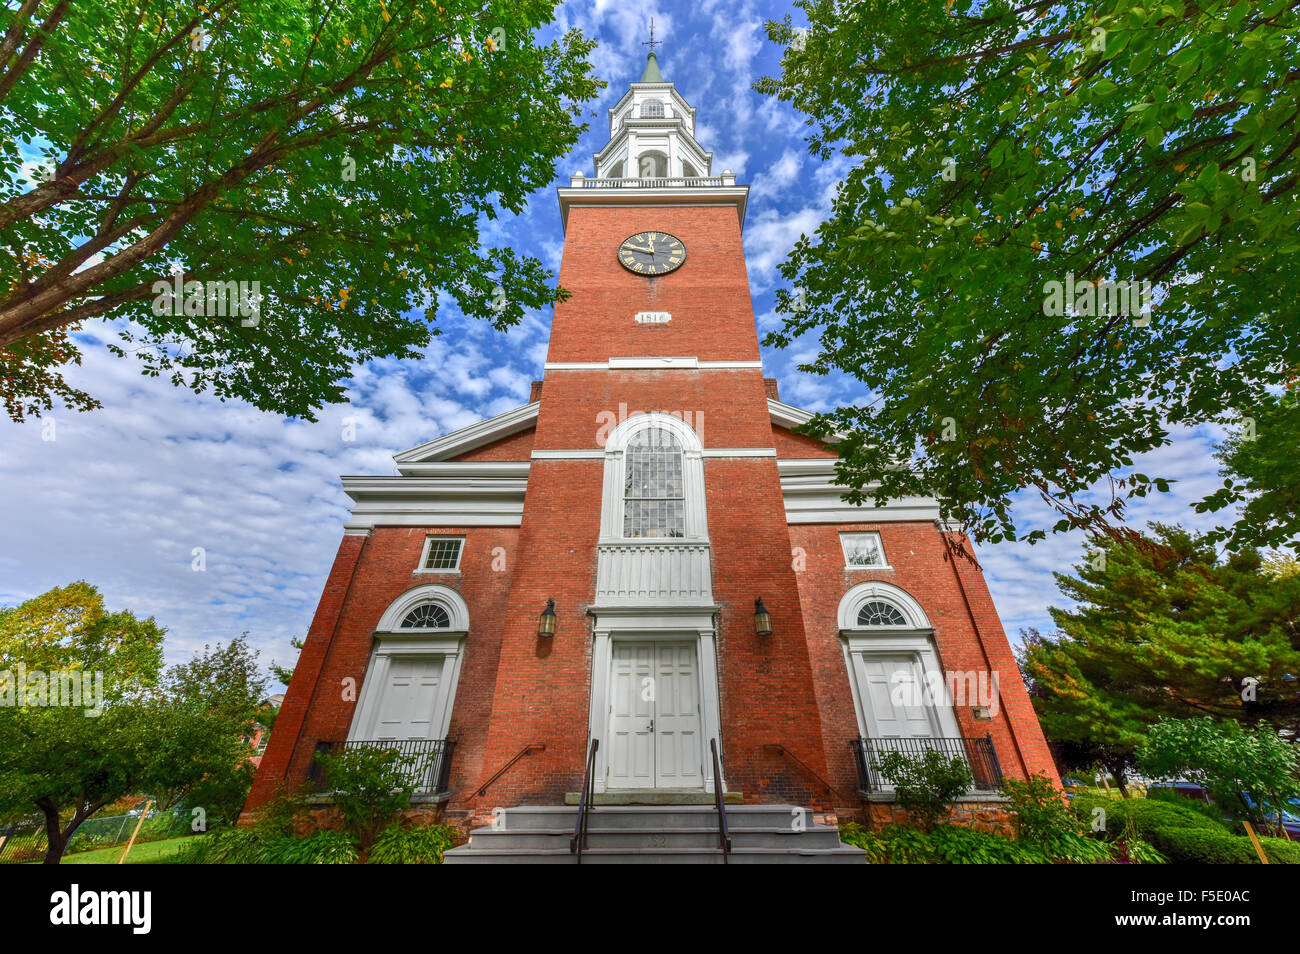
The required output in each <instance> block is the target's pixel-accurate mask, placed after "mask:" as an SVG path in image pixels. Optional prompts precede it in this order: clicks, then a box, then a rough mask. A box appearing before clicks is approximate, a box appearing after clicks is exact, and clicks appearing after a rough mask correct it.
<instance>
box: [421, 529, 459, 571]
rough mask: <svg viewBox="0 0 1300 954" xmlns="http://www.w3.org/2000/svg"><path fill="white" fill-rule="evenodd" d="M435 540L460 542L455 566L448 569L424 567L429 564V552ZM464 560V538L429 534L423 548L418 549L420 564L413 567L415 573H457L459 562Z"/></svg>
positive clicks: (453, 535) (443, 534)
mask: <svg viewBox="0 0 1300 954" xmlns="http://www.w3.org/2000/svg"><path fill="white" fill-rule="evenodd" d="M435 540H457V541H459V542H460V549H459V550H457V551H456V566H455V567H452V568H450V569H448V568H445V567H426V566H425V564H426V563H428V562H429V550H430V548H432V546H433V541H435ZM464 558H465V538H464V537H463V536H457V535H455V534H451V533H431V534H429V535H428V536H426V537H425V538H424V546H423V547H421V548H420V562H419V563H417V564H416V565H415V572H416V573H459V572H460V561H461V560H463V559H464Z"/></svg>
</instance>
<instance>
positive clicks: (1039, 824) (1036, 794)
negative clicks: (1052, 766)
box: [1002, 775, 1082, 842]
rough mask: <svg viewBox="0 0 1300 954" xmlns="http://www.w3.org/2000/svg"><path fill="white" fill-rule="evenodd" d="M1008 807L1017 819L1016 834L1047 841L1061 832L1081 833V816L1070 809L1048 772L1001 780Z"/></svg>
mask: <svg viewBox="0 0 1300 954" xmlns="http://www.w3.org/2000/svg"><path fill="white" fill-rule="evenodd" d="M1002 791H1003V793H1004V794H1005V795H1006V796H1007V808H1008V809H1009V810H1010V811H1011V813H1012V814H1013V815H1014V816H1015V819H1016V836H1017V837H1018V838H1020V839H1022V840H1024V841H1034V842H1044V841H1050V840H1052V839H1055V838H1059V837H1060V836H1062V835H1067V834H1072V835H1078V834H1082V825H1081V824H1080V823H1079V819H1078V818H1076V817H1075V816H1074V815H1073V814H1072V813H1071V812H1070V806H1069V804H1068V802H1069V800H1068V799H1067V798H1066V797H1065V795H1064V794H1062V793H1061V792H1060V791H1059V790H1058V789H1057V788H1056V786H1054V785H1053V784H1052V782H1051V780H1050V779H1049V778H1048V777H1047V776H1046V775H1032V776H1030V777H1029V778H1027V779H1018V778H1007V779H1003V780H1002Z"/></svg>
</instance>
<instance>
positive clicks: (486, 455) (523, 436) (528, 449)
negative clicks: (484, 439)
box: [452, 427, 535, 461]
mask: <svg viewBox="0 0 1300 954" xmlns="http://www.w3.org/2000/svg"><path fill="white" fill-rule="evenodd" d="M534 437H535V431H534V430H533V429H532V428H531V427H530V428H529V429H528V430H526V431H520V432H519V433H518V434H511V435H510V436H509V437H503V438H501V440H499V441H493V442H492V443H491V444H484V445H483V446H482V447H476V448H475V449H474V450H472V451H468V452H466V453H464V454H461V455H460V456H459V457H453V458H452V460H464V461H470V460H486V461H498V460H514V461H518V460H528V458H529V457H530V456H532V453H533V439H534Z"/></svg>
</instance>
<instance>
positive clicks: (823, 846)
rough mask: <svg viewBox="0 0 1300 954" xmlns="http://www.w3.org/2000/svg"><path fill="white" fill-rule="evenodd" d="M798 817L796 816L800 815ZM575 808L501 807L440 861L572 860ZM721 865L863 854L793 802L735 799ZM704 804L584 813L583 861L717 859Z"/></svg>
mask: <svg viewBox="0 0 1300 954" xmlns="http://www.w3.org/2000/svg"><path fill="white" fill-rule="evenodd" d="M801 816H802V817H801ZM577 819H578V810H577V809H576V808H573V807H570V806H565V805H523V806H519V807H518V808H507V809H504V810H503V811H502V812H501V813H500V814H499V815H498V816H497V822H496V824H494V825H492V826H490V827H486V828H476V829H474V831H472V832H470V841H469V844H467V845H462V846H461V847H459V848H453V849H452V850H451V851H449V852H447V854H446V855H445V856H444V861H445V862H446V863H447V864H453V865H454V864H543V865H564V864H576V863H577V861H578V859H577V857H576V856H575V855H574V854H573V853H571V852H570V851H569V839H570V838H571V837H572V836H573V828H574V825H575V824H576V822H577ZM727 823H728V830H729V832H730V834H731V844H732V850H731V852H730V854H728V855H727V858H726V862H727V863H729V864H862V863H863V862H864V861H865V860H866V854H865V853H864V852H862V851H860V850H859V849H857V848H850V847H849V846H848V845H844V844H842V843H841V842H840V838H839V832H838V831H837V830H836V829H834V828H831V827H829V826H826V825H817V824H814V823H813V821H812V813H811V812H807V811H805V810H802V809H800V808H798V807H797V806H795V805H736V806H733V807H728V809H727ZM717 838H718V813H717V810H716V808H715V807H714V806H712V805H635V806H634V805H619V806H604V805H602V806H600V807H599V808H593V809H591V811H590V814H589V815H588V819H587V845H588V847H587V849H586V850H585V851H584V852H583V854H582V863H583V864H595V865H601V864H648V865H674V864H701V865H720V864H723V863H724V859H723V853H722V851H721V850H720V849H719V848H718V847H717V844H718V843H717Z"/></svg>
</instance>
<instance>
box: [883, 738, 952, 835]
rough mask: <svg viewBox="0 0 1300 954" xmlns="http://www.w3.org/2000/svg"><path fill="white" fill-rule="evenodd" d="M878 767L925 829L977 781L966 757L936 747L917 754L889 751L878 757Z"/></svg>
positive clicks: (904, 805) (928, 828)
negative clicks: (948, 753)
mask: <svg viewBox="0 0 1300 954" xmlns="http://www.w3.org/2000/svg"><path fill="white" fill-rule="evenodd" d="M876 768H877V769H878V770H879V771H880V774H881V775H882V776H884V778H885V779H886V780H887V781H890V782H892V783H893V784H894V797H895V799H896V800H897V802H898V804H899V805H900V806H901V807H902V808H904V809H906V811H907V813H908V814H909V815H911V816H912V818H914V819H915V820H916V822H917V824H918V825H920V827H921V829H922V830H923V831H929V830H930V829H932V828H933V827H934V825H935V822H937V821H938V820H939V819H940V818H941V817H942V816H943V815H945V814H947V812H948V809H949V808H950V807H951V806H952V803H953V802H954V801H956V800H957V798H958V797H959V796H961V795H964V794H966V792H967V791H968V790H969V789H970V787H971V784H972V783H973V782H974V781H975V780H974V777H973V776H972V775H971V771H970V766H969V765H968V764H967V763H966V760H965V759H964V758H961V757H959V756H953V757H951V758H950V757H948V756H945V755H944V754H943V753H942V752H939V751H938V750H937V749H928V750H926V751H925V752H924V753H923V754H921V755H915V756H911V755H904V754H903V753H902V752H890V753H888V754H887V755H885V756H883V757H882V758H880V759H879V761H878V762H877V763H876Z"/></svg>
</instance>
